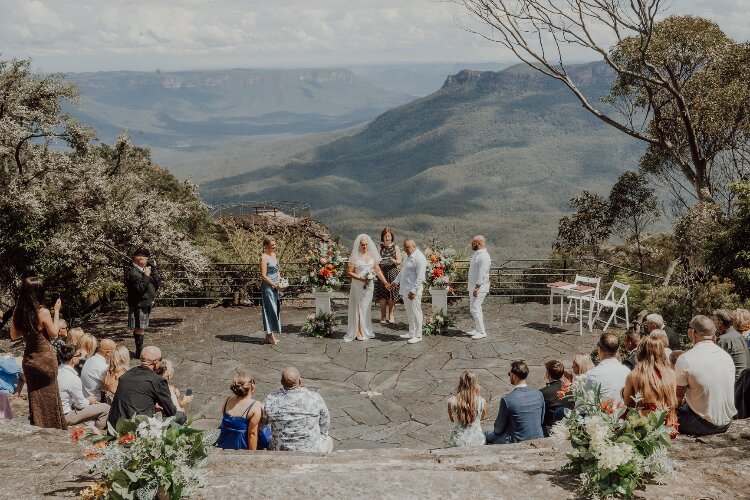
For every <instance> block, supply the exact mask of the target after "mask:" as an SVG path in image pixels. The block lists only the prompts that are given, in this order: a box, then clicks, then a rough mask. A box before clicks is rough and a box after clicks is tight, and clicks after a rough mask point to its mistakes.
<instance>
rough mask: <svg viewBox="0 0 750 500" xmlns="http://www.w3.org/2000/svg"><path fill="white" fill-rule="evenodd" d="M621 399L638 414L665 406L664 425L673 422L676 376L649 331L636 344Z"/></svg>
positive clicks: (676, 404)
mask: <svg viewBox="0 0 750 500" xmlns="http://www.w3.org/2000/svg"><path fill="white" fill-rule="evenodd" d="M665 337H666V335H665ZM623 401H624V403H625V405H626V406H627V407H629V408H633V409H635V410H638V411H639V412H640V413H641V415H648V414H649V413H651V412H652V411H655V410H657V409H662V408H668V409H669V413H668V414H667V424H669V425H674V424H676V423H677V406H678V402H677V379H676V375H675V372H674V370H673V369H672V367H671V366H670V363H669V361H668V359H667V358H666V357H665V356H664V345H663V343H662V340H660V339H658V338H655V337H654V336H653V332H652V335H649V336H648V337H646V338H645V339H643V340H642V341H641V343H640V344H639V345H638V363H637V364H636V365H635V368H634V369H633V371H631V372H630V373H629V374H628V376H627V378H626V379H625V388H624V389H623Z"/></svg>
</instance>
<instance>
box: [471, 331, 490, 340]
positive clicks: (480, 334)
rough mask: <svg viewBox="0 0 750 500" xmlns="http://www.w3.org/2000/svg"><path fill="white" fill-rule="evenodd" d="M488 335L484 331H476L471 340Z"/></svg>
mask: <svg viewBox="0 0 750 500" xmlns="http://www.w3.org/2000/svg"><path fill="white" fill-rule="evenodd" d="M486 336H487V333H484V332H483V333H475V334H474V335H472V336H471V340H479V339H483V338H485V337H486Z"/></svg>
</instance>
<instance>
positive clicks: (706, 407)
mask: <svg viewBox="0 0 750 500" xmlns="http://www.w3.org/2000/svg"><path fill="white" fill-rule="evenodd" d="M715 333H716V325H715V324H714V322H713V320H711V318H709V317H708V316H696V317H694V318H693V319H692V320H691V321H690V326H689V327H688V337H690V340H692V341H693V343H694V345H693V348H692V349H690V350H689V351H687V352H686V353H685V354H683V355H682V356H680V357H679V359H678V360H677V364H676V367H675V371H676V372H677V400H678V401H682V398H683V396H684V397H685V403H684V404H683V405H682V406H680V407H679V408H678V409H677V421H678V423H679V424H680V428H679V430H680V433H682V434H690V435H692V436H705V435H708V434H718V433H721V432H726V431H727V429H729V424H730V422H731V421H732V417H733V416H734V415H735V414H736V413H737V410H736V408H735V406H734V362H733V361H732V357H731V356H730V355H729V354H727V353H726V351H724V349H722V348H721V347H719V346H718V345H716V344H714V342H713V338H714V334H715Z"/></svg>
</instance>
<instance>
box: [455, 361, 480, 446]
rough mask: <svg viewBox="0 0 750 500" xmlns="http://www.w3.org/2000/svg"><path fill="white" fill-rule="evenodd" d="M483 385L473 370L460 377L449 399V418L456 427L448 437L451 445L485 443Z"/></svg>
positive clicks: (478, 444)
mask: <svg viewBox="0 0 750 500" xmlns="http://www.w3.org/2000/svg"><path fill="white" fill-rule="evenodd" d="M480 390H481V387H480V386H479V381H478V380H477V376H476V374H475V373H474V372H472V371H465V372H463V373H462V374H461V378H459V379H458V386H457V387H456V391H455V394H454V395H453V396H452V397H451V398H450V400H449V401H448V418H450V420H451V422H456V427H455V428H454V429H453V431H452V432H451V434H450V436H449V437H448V443H450V445H451V446H457V447H464V446H482V445H483V444H484V443H485V438H484V432H482V419H483V418H484V417H485V415H486V410H487V408H486V406H487V403H486V402H485V400H484V398H483V397H482V396H480V395H479V392H480Z"/></svg>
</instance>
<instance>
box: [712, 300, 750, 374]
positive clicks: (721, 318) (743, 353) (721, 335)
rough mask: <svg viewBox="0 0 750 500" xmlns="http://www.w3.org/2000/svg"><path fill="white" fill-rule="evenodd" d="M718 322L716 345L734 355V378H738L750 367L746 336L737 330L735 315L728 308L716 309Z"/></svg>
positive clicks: (716, 321) (715, 319)
mask: <svg viewBox="0 0 750 500" xmlns="http://www.w3.org/2000/svg"><path fill="white" fill-rule="evenodd" d="M714 321H715V323H716V336H717V339H716V345H718V346H719V347H721V348H722V349H724V350H725V351H726V352H727V354H729V355H730V356H731V357H732V362H733V363H734V378H735V379H738V378H739V377H740V373H742V370H744V369H745V368H748V367H750V351H748V348H747V342H746V341H745V338H744V337H743V336H742V335H741V334H740V332H738V331H737V330H735V328H734V317H733V316H732V312H731V311H728V310H727V309H717V310H716V311H714Z"/></svg>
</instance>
